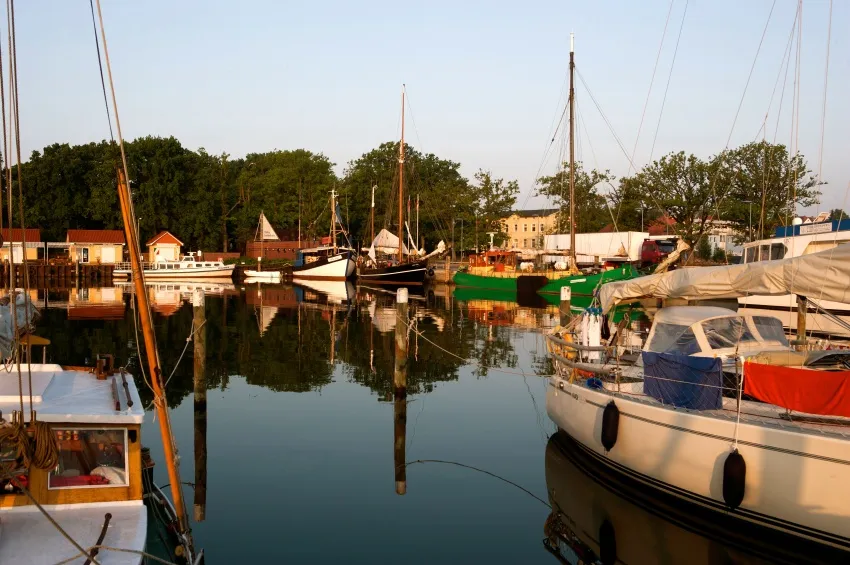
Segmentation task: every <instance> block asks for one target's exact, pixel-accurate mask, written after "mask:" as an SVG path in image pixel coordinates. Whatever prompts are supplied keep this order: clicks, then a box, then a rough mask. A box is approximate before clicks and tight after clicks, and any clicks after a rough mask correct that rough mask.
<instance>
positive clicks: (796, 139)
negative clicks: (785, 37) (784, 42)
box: [791, 0, 803, 217]
mask: <svg viewBox="0 0 850 565" xmlns="http://www.w3.org/2000/svg"><path fill="white" fill-rule="evenodd" d="M797 6H798V7H797V11H798V13H799V16H798V19H799V23H798V25H797V62H796V66H795V68H794V71H795V78H794V83H795V85H796V88H795V91H794V102H795V108H796V110H795V111H794V113H793V115H792V116H791V119H792V122H793V128H792V132H793V133H792V135H793V139H792V142H793V143H794V152H793V154H792V157H791V159H792V160H791V162H792V163H793V162H794V157H796V155H797V154H798V153H799V152H800V66H801V57H802V51H803V0H800V1H799V3H798V4H797ZM791 188H792V197H791V205H792V207H793V213H794V217H796V216H797V170H796V167H795V169H794V179H793V184H792V185H791Z"/></svg>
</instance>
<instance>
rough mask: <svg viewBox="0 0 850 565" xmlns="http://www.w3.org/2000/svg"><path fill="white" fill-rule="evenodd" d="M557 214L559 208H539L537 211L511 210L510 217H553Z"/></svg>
mask: <svg viewBox="0 0 850 565" xmlns="http://www.w3.org/2000/svg"><path fill="white" fill-rule="evenodd" d="M557 213H558V209H557V208H537V209H536V210H511V214H510V215H511V216H513V215H517V216H519V217H520V218H533V217H539V216H551V215H552V214H557ZM509 217H510V216H509Z"/></svg>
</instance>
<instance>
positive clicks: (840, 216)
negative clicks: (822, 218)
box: [829, 208, 848, 221]
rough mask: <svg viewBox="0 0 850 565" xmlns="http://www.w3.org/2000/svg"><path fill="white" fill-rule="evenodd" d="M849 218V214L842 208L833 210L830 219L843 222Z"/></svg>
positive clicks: (830, 212)
mask: <svg viewBox="0 0 850 565" xmlns="http://www.w3.org/2000/svg"><path fill="white" fill-rule="evenodd" d="M847 218H848V216H847V212H845V211H844V210H842V209H841V208H833V209H832V210H830V211H829V219H830V220H833V221H841V220H846V219H847Z"/></svg>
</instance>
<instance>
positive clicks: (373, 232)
mask: <svg viewBox="0 0 850 565" xmlns="http://www.w3.org/2000/svg"><path fill="white" fill-rule="evenodd" d="M376 188H378V185H377V184H373V185H372V241H375V189H376Z"/></svg>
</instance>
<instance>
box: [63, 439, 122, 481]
mask: <svg viewBox="0 0 850 565" xmlns="http://www.w3.org/2000/svg"><path fill="white" fill-rule="evenodd" d="M53 433H55V434H56V440H57V443H58V445H59V463H58V464H57V465H56V468H55V469H53V470H52V471H50V475H49V478H48V483H47V488H49V489H63V488H86V487H115V486H127V484H128V483H127V430H126V429H116V428H113V429H91V428H86V429H75V428H54V429H53Z"/></svg>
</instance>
